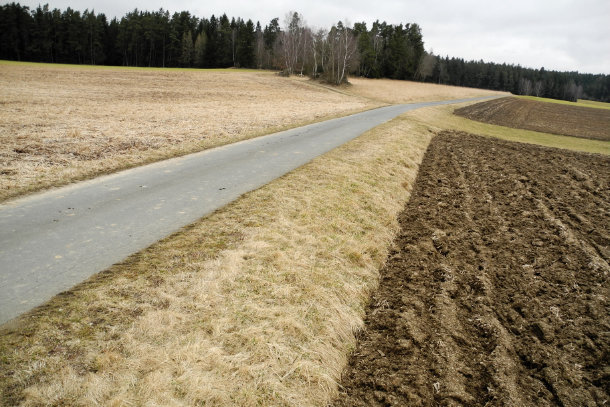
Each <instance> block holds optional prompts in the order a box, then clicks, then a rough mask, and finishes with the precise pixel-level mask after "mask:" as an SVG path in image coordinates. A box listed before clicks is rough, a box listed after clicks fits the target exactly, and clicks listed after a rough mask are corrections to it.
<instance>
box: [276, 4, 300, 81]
mask: <svg viewBox="0 0 610 407" xmlns="http://www.w3.org/2000/svg"><path fill="white" fill-rule="evenodd" d="M284 25H285V28H284V30H283V31H282V32H281V33H280V35H279V36H278V39H279V44H280V51H281V55H282V59H283V65H284V70H285V72H286V74H288V75H292V74H293V73H294V72H295V68H296V66H297V61H298V58H299V51H300V50H301V42H302V40H303V16H302V15H300V14H299V13H297V12H296V11H291V12H290V13H288V14H287V15H286V18H285V19H284Z"/></svg>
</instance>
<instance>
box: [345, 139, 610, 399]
mask: <svg viewBox="0 0 610 407" xmlns="http://www.w3.org/2000/svg"><path fill="white" fill-rule="evenodd" d="M399 221H400V225H401V231H400V232H399V234H398V237H397V239H396V240H395V247H394V249H393V250H392V251H391V253H390V255H389V257H388V261H387V263H386V265H385V266H384V268H383V269H382V270H381V272H380V287H379V289H378V291H377V292H376V293H375V294H374V295H373V298H372V301H371V305H370V306H369V308H368V310H367V317H366V320H365V328H364V330H363V331H362V335H361V337H360V339H359V345H358V347H357V348H356V350H355V352H354V353H353V354H352V358H351V360H350V364H349V368H348V369H347V371H346V372H345V374H344V380H343V382H342V394H341V397H340V398H339V399H338V400H337V402H336V403H335V404H336V405H338V406H388V405H392V406H399V405H400V406H404V405H409V406H431V405H454V406H456V405H465V406H466V405H467V406H472V405H477V406H506V405H515V406H525V405H537V406H601V405H604V404H606V403H607V402H608V400H609V399H610V392H609V386H610V376H609V375H608V355H610V345H609V344H610V317H609V315H610V304H609V303H608V298H610V266H609V265H608V263H609V262H610V230H609V225H610V158H609V157H607V156H602V155H596V154H586V153H574V152H568V151H564V150H558V149H550V148H545V147H537V146H533V145H528V144H521V143H511V142H506V141H500V140H491V139H486V138H482V137H477V136H473V135H469V134H467V133H459V132H444V133H441V134H440V135H437V136H436V137H435V138H434V139H433V141H432V142H431V144H430V146H429V148H428V151H427V152H426V155H425V157H424V160H423V162H422V164H421V166H420V170H419V173H418V178H417V181H416V183H415V186H414V189H413V192H412V195H411V198H410V200H409V202H408V204H407V205H406V207H405V209H404V211H403V212H402V214H401V215H400V216H399Z"/></svg>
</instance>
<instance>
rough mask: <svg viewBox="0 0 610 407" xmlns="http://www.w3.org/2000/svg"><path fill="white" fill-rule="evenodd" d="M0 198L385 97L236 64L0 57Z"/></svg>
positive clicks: (294, 123)
mask: <svg viewBox="0 0 610 407" xmlns="http://www.w3.org/2000/svg"><path fill="white" fill-rule="evenodd" d="M0 105H1V106H2V109H1V110H0V200H3V199H6V198H9V197H14V196H17V195H20V194H23V193H26V192H30V191H33V190H37V189H41V188H45V187H49V186H55V185H62V184H65V183H68V182H72V181H74V180H79V179H85V178H91V177H93V176H96V175H99V174H102V173H106V172H112V171H116V170H119V169H123V168H127V167H132V166H136V165H141V164H143V163H147V162H152V161H156V160H160V159H164V158H168V157H172V156H177V155H182V154H186V153H189V152H194V151H199V150H203V149H205V148H210V147H214V146H218V145H222V144H227V143H231V142H235V141H238V140H242V139H246V138H250V137H254V136H258V135H261V134H263V133H269V132H272V131H275V130H280V129H284V128H288V127H295V126H298V125H301V124H305V123H310V122H313V121H318V120H321V119H325V118H330V117H336V116H342V115H346V114H348V113H353V112H356V111H361V110H366V109H368V108H371V107H375V106H379V105H381V103H378V102H374V101H371V100H369V99H365V98H358V97H352V96H347V95H344V94H341V93H337V92H332V91H329V90H328V89H324V88H323V87H319V86H311V85H310V84H309V83H308V81H306V80H302V79H298V78H280V77H278V76H276V75H274V74H273V73H271V72H263V71H260V72H257V71H240V70H210V71H202V70H180V69H165V70H164V69H125V68H108V67H105V68H94V67H79V66H63V65H51V64H23V63H6V62H4V63H0Z"/></svg>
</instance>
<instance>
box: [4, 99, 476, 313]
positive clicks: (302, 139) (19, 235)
mask: <svg viewBox="0 0 610 407" xmlns="http://www.w3.org/2000/svg"><path fill="white" fill-rule="evenodd" d="M481 99H482V98H481ZM467 100H476V99H462V100H453V101H443V102H430V103H417V104H408V105H395V106H389V107H383V108H380V109H375V110H370V111H366V112H363V113H358V114H355V115H351V116H347V117H343V118H339V119H333V120H328V121H325V122H321V123H317V124H312V125H309V126H305V127H301V128H297V129H293V130H288V131H283V132H280V133H275V134H271V135H267V136H263V137H259V138H256V139H251V140H247V141H242V142H239V143H235V144H231V145H227V146H223V147H219V148H215V149H211V150H206V151H203V152H200V153H196V154H191V155H188V156H184V157H180V158H175V159H170V160H166V161H162V162H159V163H155V164H151V165H146V166H143V167H138V168H134V169H131V170H126V171H122V172H119V173H116V174H112V175H108V176H103V177H100V178H96V179H94V180H90V181H85V182H80V183H77V184H73V185H69V186H67V187H64V188H59V189H54V190H51V191H48V192H43V193H40V194H36V195H33V196H29V197H26V198H22V199H18V200H13V201H10V202H7V203H5V204H2V205H0V323H4V322H6V321H8V320H10V319H12V318H14V317H16V316H18V315H19V314H21V313H23V312H25V311H28V310H30V309H32V308H34V307H36V306H38V305H40V304H42V303H44V302H45V301H47V300H49V299H50V298H52V297H53V296H54V295H56V294H58V293H60V292H62V291H64V290H67V289H69V288H71V287H72V286H74V285H75V284H77V283H79V282H82V281H84V280H85V279H87V278H88V277H89V276H91V275H93V274H95V273H97V272H100V271H102V270H105V269H107V268H108V267H110V266H111V265H113V264H115V263H117V262H120V261H121V260H123V259H125V258H126V257H127V256H129V255H130V254H132V253H135V252H138V251H140V250H142V249H144V248H146V247H147V246H149V245H151V244H152V243H154V242H156V241H158V240H160V239H162V238H163V237H165V236H167V235H169V234H171V233H172V232H175V231H177V230H178V229H180V228H181V227H183V226H185V225H188V224H189V223H192V222H194V221H196V220H197V219H199V218H201V217H202V216H204V215H206V214H209V213H211V212H212V211H214V210H216V209H218V208H220V207H222V206H224V205H225V204H227V203H229V202H231V201H233V200H235V199H236V198H237V197H239V196H240V195H242V194H244V193H245V192H248V191H251V190H254V189H256V188H258V187H260V186H262V185H265V184H267V183H268V182H270V181H272V180H273V179H275V178H278V177H280V176H282V175H283V174H285V173H287V172H289V171H291V170H293V169H295V168H297V167H300V166H301V165H303V164H305V163H307V162H308V161H310V160H312V159H313V158H315V157H317V156H319V155H321V154H323V153H325V152H327V151H329V150H332V149H333V148H335V147H338V146H340V145H341V144H343V143H345V142H347V141H349V140H352V139H354V138H356V137H358V136H359V135H360V134H362V133H364V132H365V131H367V130H369V129H371V128H373V127H375V126H378V125H380V124H382V123H384V122H386V121H388V120H390V119H392V118H394V117H396V116H397V115H399V114H401V113H404V112H406V111H408V110H413V109H417V108H420V107H424V106H431V105H439V104H450V103H458V102H463V101H467Z"/></svg>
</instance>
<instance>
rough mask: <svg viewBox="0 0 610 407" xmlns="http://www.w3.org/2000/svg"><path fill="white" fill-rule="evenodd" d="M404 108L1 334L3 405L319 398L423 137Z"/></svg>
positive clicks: (336, 366) (331, 386) (370, 283)
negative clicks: (382, 122) (395, 114)
mask: <svg viewBox="0 0 610 407" xmlns="http://www.w3.org/2000/svg"><path fill="white" fill-rule="evenodd" d="M413 113H415V112H412V113H409V114H407V115H404V116H402V117H400V118H397V119H395V120H394V121H392V122H389V123H386V124H384V125H382V126H380V127H378V128H376V129H374V130H372V131H369V132H368V133H366V134H364V135H363V136H361V137H359V138H358V139H356V140H354V141H352V142H350V143H348V144H346V145H344V146H342V147H340V148H338V149H336V150H334V151H332V152H330V153H328V154H326V155H324V156H322V157H320V158H317V159H316V160H314V161H313V162H312V163H310V164H308V165H306V166H304V167H302V168H301V169H299V170H298V171H294V172H292V173H290V174H288V175H286V176H284V177H282V178H281V179H279V180H277V181H275V182H273V183H271V184H269V185H267V186H265V187H263V188H261V189H259V190H257V191H254V192H251V193H249V194H247V195H245V196H244V197H242V198H241V199H239V200H237V201H236V202H234V203H233V204H230V205H228V206H227V207H225V208H223V209H221V210H219V211H217V212H216V213H214V214H212V215H211V216H209V217H207V218H205V219H203V220H202V221H200V222H198V223H196V224H194V225H192V226H191V227H188V228H186V229H185V230H183V231H182V232H180V233H178V234H176V235H174V236H171V237H169V238H167V239H165V240H163V241H161V242H159V243H157V244H155V245H153V246H152V247H150V248H149V249H147V250H144V251H143V252H141V253H139V254H137V255H134V256H132V257H131V258H129V259H128V260H127V261H126V262H125V263H124V264H120V265H116V266H114V267H113V268H111V269H110V270H108V271H107V272H104V273H101V274H100V275H98V276H95V277H93V278H92V279H90V280H89V281H88V282H86V283H83V284H81V285H80V286H78V287H76V288H74V289H73V290H71V291H70V292H68V293H66V294H63V295H59V296H57V297H56V298H54V299H53V300H52V301H51V302H50V303H48V304H47V305H46V306H44V307H40V308H38V309H37V310H35V311H34V312H33V313H31V314H30V315H28V316H25V317H22V318H21V319H20V320H18V321H17V322H16V323H15V324H14V325H13V326H12V327H8V326H7V327H5V328H4V332H3V333H2V335H1V336H0V377H1V379H0V388H1V389H2V402H3V403H4V404H7V405H10V404H14V403H17V402H22V403H23V405H26V406H37V405H117V406H118V405H132V404H133V405H144V404H146V405H198V404H203V405H244V406H255V405H293V406H296V405H298V406H308V405H318V406H320V405H325V404H326V403H327V402H329V401H330V400H331V399H332V397H333V396H334V395H336V392H337V389H336V381H337V380H338V379H339V377H340V374H341V370H342V368H343V367H344V366H345V364H346V359H347V355H348V354H349V351H350V350H351V349H352V348H353V346H354V343H355V339H354V334H353V333H354V331H355V330H357V329H359V328H360V327H361V326H362V316H363V314H364V306H365V304H366V302H367V301H368V297H369V293H370V292H371V290H372V289H374V288H375V287H376V285H377V278H378V269H379V268H380V266H381V265H382V264H383V263H384V261H385V259H386V255H387V252H388V249H387V248H388V246H389V245H390V243H391V242H392V240H393V238H394V235H395V233H396V232H397V230H398V224H397V220H396V217H397V214H398V213H399V211H401V210H402V208H403V205H404V203H405V201H406V200H407V199H408V196H409V193H410V192H409V191H410V189H411V186H412V184H413V183H414V179H415V176H416V173H417V169H418V165H419V163H420V162H421V160H422V157H423V154H424V151H425V149H426V147H427V145H428V143H429V141H430V139H431V137H432V133H431V132H430V131H429V130H428V127H427V126H426V125H425V124H422V123H421V122H419V121H417V120H413V118H414V116H413Z"/></svg>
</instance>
